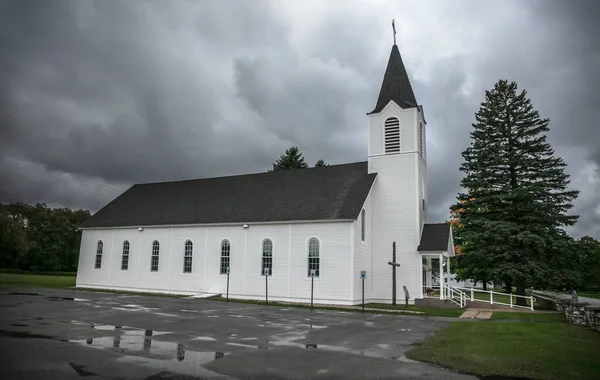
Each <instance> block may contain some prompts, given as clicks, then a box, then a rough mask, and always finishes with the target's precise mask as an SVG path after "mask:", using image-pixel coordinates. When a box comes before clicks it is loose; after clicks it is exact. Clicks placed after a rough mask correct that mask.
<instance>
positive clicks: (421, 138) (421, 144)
mask: <svg viewBox="0 0 600 380" xmlns="http://www.w3.org/2000/svg"><path fill="white" fill-rule="evenodd" d="M424 138H425V134H424V131H423V122H421V123H419V153H421V156H422V157H423V152H424V149H423V148H424V147H425V139H424Z"/></svg>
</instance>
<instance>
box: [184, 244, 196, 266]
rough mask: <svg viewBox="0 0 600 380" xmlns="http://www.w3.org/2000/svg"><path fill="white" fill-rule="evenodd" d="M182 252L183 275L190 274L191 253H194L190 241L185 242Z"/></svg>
mask: <svg viewBox="0 0 600 380" xmlns="http://www.w3.org/2000/svg"><path fill="white" fill-rule="evenodd" d="M183 251H184V253H183V273H192V253H193V251H194V244H193V243H192V242H191V241H190V240H187V241H186V242H185V245H184V249H183Z"/></svg>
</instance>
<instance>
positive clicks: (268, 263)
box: [260, 239, 273, 275]
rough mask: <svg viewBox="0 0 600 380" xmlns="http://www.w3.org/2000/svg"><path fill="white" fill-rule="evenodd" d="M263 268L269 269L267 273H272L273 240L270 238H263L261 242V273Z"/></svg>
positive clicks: (263, 271) (263, 272)
mask: <svg viewBox="0 0 600 380" xmlns="http://www.w3.org/2000/svg"><path fill="white" fill-rule="evenodd" d="M265 269H268V270H269V275H272V274H273V242H272V241H271V240H270V239H265V240H264V241H263V243H262V270H261V271H260V273H261V274H262V275H264V274H265Z"/></svg>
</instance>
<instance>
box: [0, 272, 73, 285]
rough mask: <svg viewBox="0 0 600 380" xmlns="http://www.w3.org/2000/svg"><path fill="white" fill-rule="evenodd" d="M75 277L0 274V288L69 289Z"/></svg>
mask: <svg viewBox="0 0 600 380" xmlns="http://www.w3.org/2000/svg"><path fill="white" fill-rule="evenodd" d="M75 279H76V277H75V276H45V275H37V274H8V273H0V286H4V287H6V286H15V287H16V286H26V287H31V288H70V287H73V286H75Z"/></svg>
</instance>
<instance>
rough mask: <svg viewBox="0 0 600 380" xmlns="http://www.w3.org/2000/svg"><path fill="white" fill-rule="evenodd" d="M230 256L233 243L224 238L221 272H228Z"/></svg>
mask: <svg viewBox="0 0 600 380" xmlns="http://www.w3.org/2000/svg"><path fill="white" fill-rule="evenodd" d="M230 258H231V244H229V240H223V241H222V242H221V274H227V268H229V262H230Z"/></svg>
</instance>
